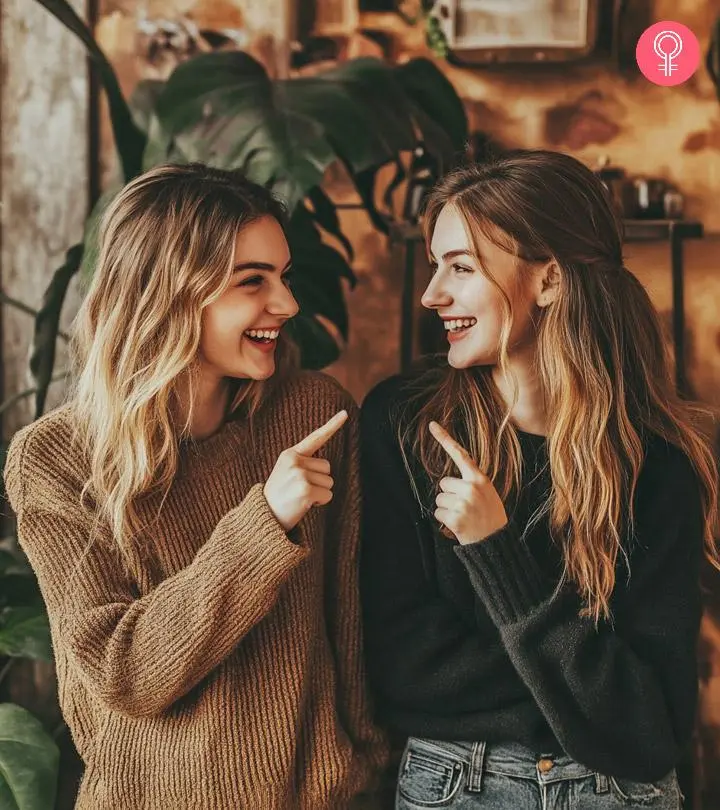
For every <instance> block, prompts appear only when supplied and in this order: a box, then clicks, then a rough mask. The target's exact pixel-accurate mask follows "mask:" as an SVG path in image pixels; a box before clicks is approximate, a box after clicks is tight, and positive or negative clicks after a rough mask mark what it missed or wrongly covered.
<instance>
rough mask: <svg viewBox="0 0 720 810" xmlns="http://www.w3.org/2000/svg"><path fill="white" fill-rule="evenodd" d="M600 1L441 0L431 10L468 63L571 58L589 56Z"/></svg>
mask: <svg viewBox="0 0 720 810" xmlns="http://www.w3.org/2000/svg"><path fill="white" fill-rule="evenodd" d="M598 4H599V0H437V2H436V3H435V4H434V6H433V7H432V9H431V11H430V14H431V16H432V17H434V18H435V19H436V20H437V24H438V26H439V28H440V29H441V31H442V32H443V34H444V36H445V39H446V40H447V44H448V47H449V48H450V50H451V51H452V52H453V54H455V55H456V56H457V57H458V58H459V59H460V60H461V61H463V62H471V63H473V62H477V63H482V62H539V61H568V60H572V59H578V58H580V57H583V56H587V55H588V54H590V53H591V52H592V51H593V49H594V48H595V43H596V40H597V31H598Z"/></svg>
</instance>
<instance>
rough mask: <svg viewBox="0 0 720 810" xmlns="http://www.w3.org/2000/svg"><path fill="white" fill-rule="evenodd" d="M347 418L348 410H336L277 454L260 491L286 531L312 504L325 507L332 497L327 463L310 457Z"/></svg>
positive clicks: (331, 483) (331, 484) (324, 460)
mask: <svg viewBox="0 0 720 810" xmlns="http://www.w3.org/2000/svg"><path fill="white" fill-rule="evenodd" d="M347 418H348V414H347V411H340V412H339V413H336V414H335V416H333V418H332V419H331V420H330V421H329V422H326V423H325V424H324V425H323V426H322V427H319V428H318V429H317V430H314V431H313V432H312V433H311V434H310V435H309V436H306V437H305V438H304V439H303V440H302V441H300V442H298V443H297V444H296V445H295V446H294V447H290V448H288V449H287V450H283V451H282V453H280V455H279V456H278V460H277V461H276V462H275V466H274V467H273V470H272V472H271V473H270V477H269V478H268V480H267V481H266V482H265V487H264V488H263V494H264V495H265V500H266V501H267V502H268V506H269V507H270V510H271V511H272V513H273V514H274V515H275V517H276V518H277V521H278V523H279V524H280V525H281V526H282V527H283V529H285V531H286V532H289V531H290V529H293V528H294V527H295V526H297V524H298V523H299V522H300V520H301V519H302V518H303V517H304V515H305V514H306V513H307V512H308V511H309V510H310V508H311V507H313V506H325V504H328V503H330V501H331V500H332V486H333V480H332V478H331V477H330V462H329V461H328V460H327V459H324V458H313V454H314V453H317V451H318V450H319V449H320V448H321V447H322V446H323V445H324V444H326V442H328V441H329V440H330V439H331V438H332V436H334V435H335V433H336V432H337V431H338V430H339V429H340V428H341V427H342V426H343V425H344V424H345V421H346V420H347Z"/></svg>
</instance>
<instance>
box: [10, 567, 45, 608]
mask: <svg viewBox="0 0 720 810" xmlns="http://www.w3.org/2000/svg"><path fill="white" fill-rule="evenodd" d="M43 604H44V603H43V600H42V596H41V593H40V588H39V587H38V584H37V580H36V579H35V577H34V576H31V575H28V574H26V573H24V572H23V573H4V574H2V575H0V608H4V607H31V606H33V607H34V606H42V605H43Z"/></svg>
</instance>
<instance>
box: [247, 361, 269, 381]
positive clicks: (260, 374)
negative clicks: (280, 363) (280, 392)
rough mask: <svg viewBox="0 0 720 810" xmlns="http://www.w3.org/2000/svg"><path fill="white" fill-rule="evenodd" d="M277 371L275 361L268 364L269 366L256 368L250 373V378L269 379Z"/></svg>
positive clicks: (257, 379)
mask: <svg viewBox="0 0 720 810" xmlns="http://www.w3.org/2000/svg"><path fill="white" fill-rule="evenodd" d="M274 373H275V363H272V364H271V365H268V366H267V368H255V369H253V370H252V372H251V373H250V375H249V376H250V379H251V380H256V381H257V382H261V381H262V380H269V379H270V377H272V375H273V374H274Z"/></svg>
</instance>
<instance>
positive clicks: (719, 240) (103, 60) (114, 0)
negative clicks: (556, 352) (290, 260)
mask: <svg viewBox="0 0 720 810" xmlns="http://www.w3.org/2000/svg"><path fill="white" fill-rule="evenodd" d="M662 20H674V21H677V22H681V23H683V24H685V25H686V26H688V27H689V28H690V29H691V30H692V31H693V32H694V33H695V35H696V36H697V38H698V39H699V42H700V48H701V55H702V59H701V64H700V67H699V69H698V70H697V72H696V73H695V75H694V76H693V77H692V78H691V79H690V80H688V81H687V82H685V83H684V84H682V85H678V86H675V87H660V86H656V85H654V84H652V83H650V82H649V81H648V80H647V79H645V78H644V77H643V76H642V75H641V74H640V72H639V70H638V68H637V65H636V63H635V46H636V43H637V40H638V37H639V36H640V34H641V33H642V32H643V30H644V29H645V28H647V27H648V26H649V25H651V24H652V23H655V22H658V21H662ZM0 33H1V53H2V74H1V78H0V82H1V84H0V102H1V106H0V122H1V129H2V142H1V148H0V199H1V206H2V207H1V209H0V239H1V241H0V278H1V281H0V284H1V289H0V300H1V302H2V306H1V307H0V329H1V331H2V342H1V344H0V345H1V351H0V363H2V374H1V375H0V385H1V386H2V391H1V392H0V401H1V402H2V404H1V405H0V418H1V419H2V437H1V438H2V447H3V448H4V447H6V446H7V443H8V441H9V440H10V438H11V437H12V435H13V433H14V432H15V431H16V430H17V429H18V428H19V427H21V426H22V425H25V424H27V423H28V422H30V421H32V420H33V419H34V418H36V417H37V416H39V415H40V414H42V413H44V412H46V411H47V410H48V409H50V408H52V407H54V406H55V405H57V404H58V403H59V402H60V401H61V400H62V397H63V392H64V386H65V385H66V383H67V379H68V375H67V348H66V347H67V332H68V329H69V327H70V324H71V322H72V318H73V316H74V314H75V312H76V310H77V307H78V304H79V302H80V301H81V300H82V296H83V293H84V289H85V285H86V284H87V281H88V279H89V278H90V277H91V275H92V271H93V262H94V255H95V235H94V228H95V224H96V221H97V217H98V215H99V213H100V212H101V211H102V210H103V207H104V206H105V205H106V204H107V202H108V200H110V199H112V196H113V195H114V194H115V193H116V192H117V190H118V188H119V187H121V186H122V184H123V183H124V182H126V181H127V180H129V179H130V178H132V177H133V176H135V175H136V174H137V173H139V172H140V171H142V170H143V169H145V168H149V167H150V166H152V165H155V164H157V163H161V162H164V161H167V160H202V161H206V162H210V163H214V164H216V165H220V166H226V167H229V166H233V167H240V168H242V169H243V170H245V171H246V172H247V173H248V175H249V176H251V177H252V178H253V179H255V180H257V181H258V182H262V183H267V184H268V185H271V186H272V187H273V188H275V189H276V191H277V192H278V194H280V195H281V196H283V197H284V198H285V199H286V200H287V201H288V205H289V209H290V212H291V221H290V230H289V238H290V242H291V248H292V251H293V256H294V259H295V263H296V265H297V266H298V268H299V270H300V273H299V276H298V281H297V285H298V286H297V295H298V298H299V299H300V303H301V307H302V310H301V317H299V318H298V319H297V323H296V324H295V330H296V334H295V337H296V338H297V340H298V342H299V343H300V345H301V348H302V355H303V363H304V364H305V365H306V366H308V367H314V368H322V369H325V370H326V371H327V372H328V373H330V374H332V375H333V376H335V377H336V378H337V379H338V380H339V381H340V382H341V383H342V384H343V385H345V386H346V387H347V388H348V389H349V390H350V392H351V393H352V394H353V395H354V396H355V398H356V399H357V400H358V401H360V400H361V399H362V397H363V396H364V394H365V393H366V392H367V391H368V390H369V388H370V387H371V386H372V385H373V384H374V383H376V382H378V381H379V380H381V379H383V378H384V377H387V376H389V375H391V374H393V373H396V372H397V371H398V370H399V369H401V368H402V367H405V366H407V365H408V364H409V363H410V362H411V361H412V359H413V358H414V357H416V356H418V355H419V354H421V353H423V352H425V351H430V350H432V349H433V348H434V347H436V346H437V345H438V342H437V341H438V334H437V329H436V328H435V324H434V323H433V322H432V321H428V320H427V319H425V318H423V316H422V313H421V312H420V308H419V296H420V293H421V291H422V289H423V286H424V284H425V282H426V280H427V277H428V276H427V273H428V268H427V263H426V260H425V256H424V249H423V247H422V244H421V242H420V241H419V229H418V225H417V221H418V211H419V209H420V206H421V203H422V199H423V195H424V194H425V192H426V190H427V189H428V188H429V187H430V186H431V185H432V183H433V182H434V180H435V179H436V178H437V177H438V176H439V175H440V174H442V173H443V172H445V171H447V170H448V169H450V168H452V167H453V166H454V165H457V164H458V163H461V162H463V161H467V160H477V161H483V160H486V159H488V157H490V156H492V155H494V154H499V153H502V151H503V150H506V149H511V148H516V147H544V148H550V149H556V150H560V151H564V152H568V153H570V154H573V155H575V156H576V157H578V158H579V159H581V160H583V161H584V162H585V163H587V165H589V166H590V167H591V168H593V169H594V170H595V171H597V172H598V173H599V175H600V177H601V178H602V179H603V181H604V182H605V183H606V185H607V186H608V189H609V190H610V192H611V193H612V195H613V197H614V199H615V201H616V204H617V206H618V208H619V210H620V211H621V213H622V215H623V217H624V219H625V221H626V256H627V260H626V264H627V266H628V267H629V268H630V269H631V270H632V271H633V272H634V273H635V274H636V275H637V276H638V277H639V278H640V280H641V281H642V282H643V283H644V284H645V285H646V287H647V288H648V290H649V291H650V294H651V296H652V297H653V300H654V301H655V303H656V305H657V307H658V308H659V310H660V312H661V313H662V315H663V319H664V321H665V323H666V325H667V339H668V343H669V345H670V346H672V348H673V349H674V352H675V357H676V381H677V385H678V387H679V388H680V390H681V391H682V392H683V394H685V395H687V396H692V397H695V398H698V399H700V400H702V401H703V402H705V403H706V404H708V405H709V406H711V407H713V408H716V407H718V406H720V204H718V197H720V89H719V87H718V76H719V75H720V0H436V1H433V0H407V1H406V2H400V3H399V2H393V1H392V0H3V4H2V21H1V32H0ZM707 429H708V432H709V433H710V434H711V435H712V436H713V438H714V439H715V441H716V444H717V445H718V447H719V452H720V443H718V442H717V431H716V428H715V424H714V422H713V420H710V419H709V420H708V425H707ZM3 513H4V516H5V524H4V531H3V535H4V540H3V541H2V547H1V548H0V656H1V657H0V725H2V727H3V738H4V743H3V746H2V747H0V806H2V807H6V806H7V807H12V808H15V807H17V808H19V809H20V810H52V809H53V808H58V809H60V808H63V809H64V808H70V807H72V806H73V798H74V791H75V786H76V784H77V779H78V777H79V775H80V773H81V763H80V762H79V761H78V758H77V754H76V753H75V751H74V748H73V746H72V741H71V739H70V737H69V734H68V732H67V728H66V726H65V725H64V723H63V722H62V719H61V717H60V714H59V711H58V708H57V701H56V697H55V692H56V682H55V676H54V669H53V665H52V657H51V652H50V646H49V637H48V631H47V622H46V619H45V616H44V612H43V608H42V602H41V600H40V599H39V594H38V592H37V586H36V584H35V583H34V579H33V577H32V574H31V572H29V571H28V569H27V565H26V563H25V561H24V560H23V558H22V555H21V554H20V553H19V551H18V549H17V545H16V543H15V542H14V538H13V522H12V516H11V515H10V514H9V509H8V508H7V505H5V508H4V510H3ZM706 580H707V581H706V586H707V595H708V599H707V611H706V616H705V619H704V622H703V637H702V644H701V648H700V650H699V656H700V663H701V675H702V683H701V703H700V713H699V718H698V727H697V733H696V739H695V741H694V743H693V747H692V751H689V752H688V756H687V761H686V762H685V763H684V764H683V769H682V784H683V789H684V791H685V793H686V807H687V808H693V810H699V809H700V808H703V810H712V809H713V808H720V582H719V581H718V578H717V577H716V576H713V575H712V574H710V572H707V577H706ZM658 598H659V599H660V598H662V594H658ZM18 762H20V763H24V765H23V767H30V766H32V767H33V768H34V769H35V771H36V775H35V777H34V778H33V779H31V780H30V781H29V783H26V781H25V782H24V781H23V780H22V779H21V778H20V775H19V770H18ZM11 794H13V795H14V798H12V799H10V798H8V799H7V802H6V803H3V801H5V798H4V797H6V796H8V797H10V795H11ZM12 802H15V803H14V804H13V803H12Z"/></svg>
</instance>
